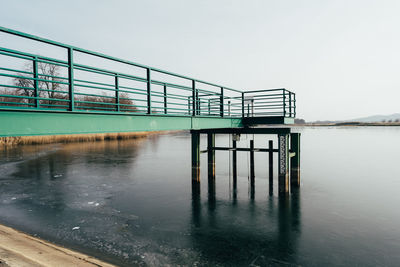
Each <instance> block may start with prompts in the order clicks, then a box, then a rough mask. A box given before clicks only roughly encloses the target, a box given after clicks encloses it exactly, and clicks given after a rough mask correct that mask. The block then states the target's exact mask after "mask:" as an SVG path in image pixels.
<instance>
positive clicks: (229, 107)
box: [228, 101, 231, 117]
mask: <svg viewBox="0 0 400 267" xmlns="http://www.w3.org/2000/svg"><path fill="white" fill-rule="evenodd" d="M228 116H229V117H230V116H231V101H228Z"/></svg>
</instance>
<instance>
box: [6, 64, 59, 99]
mask: <svg viewBox="0 0 400 267" xmlns="http://www.w3.org/2000/svg"><path fill="white" fill-rule="evenodd" d="M37 66H38V74H39V78H40V80H39V81H38V89H39V95H38V96H39V97H43V98H57V99H65V98H66V96H65V95H64V94H60V93H58V92H57V91H62V90H63V89H64V85H63V84H61V83H59V82H61V81H62V79H60V78H58V77H60V67H59V66H57V65H53V64H49V63H44V62H38V65H37ZM25 71H26V72H30V73H33V64H27V65H26V66H25ZM18 76H20V77H18V78H14V81H13V83H14V85H15V86H18V87H17V88H16V94H17V95H20V96H27V97H34V96H35V90H33V89H34V88H35V86H34V83H35V81H34V80H33V79H32V78H33V76H32V74H27V73H24V72H21V73H19V74H18ZM33 102H34V99H28V103H33ZM45 102H47V103H48V104H51V103H53V101H52V100H51V99H49V100H47V101H45Z"/></svg>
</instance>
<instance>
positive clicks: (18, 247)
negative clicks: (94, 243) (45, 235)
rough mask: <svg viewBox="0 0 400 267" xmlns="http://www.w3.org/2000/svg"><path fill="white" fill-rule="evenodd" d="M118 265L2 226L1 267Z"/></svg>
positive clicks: (0, 240)
mask: <svg viewBox="0 0 400 267" xmlns="http://www.w3.org/2000/svg"><path fill="white" fill-rule="evenodd" d="M14 266H15V267H17V266H18V267H24V266H40V267H41V266H84V267H86V266H88V267H89V266H104V267H115V266H116V265H113V264H110V263H107V262H104V261H101V260H99V259H97V258H94V257H92V256H89V255H86V254H83V253H81V252H77V251H74V250H71V249H67V248H65V247H62V246H59V245H55V244H53V243H50V242H48V241H45V240H43V239H40V238H37V237H33V236H30V235H28V234H25V233H23V232H21V231H18V230H15V229H13V228H11V227H8V226H5V225H2V224H0V267H14Z"/></svg>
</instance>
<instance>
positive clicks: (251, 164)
mask: <svg viewBox="0 0 400 267" xmlns="http://www.w3.org/2000/svg"><path fill="white" fill-rule="evenodd" d="M254 191H255V172H254V140H250V198H251V199H254Z"/></svg>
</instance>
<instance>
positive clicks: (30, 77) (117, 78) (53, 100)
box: [0, 27, 296, 117]
mask: <svg viewBox="0 0 400 267" xmlns="http://www.w3.org/2000/svg"><path fill="white" fill-rule="evenodd" d="M0 33H2V34H6V35H13V36H17V37H21V38H24V39H30V40H33V41H35V42H38V43H44V44H46V45H50V46H54V47H57V48H61V49H62V50H63V58H62V59H59V58H55V57H50V56H42V55H38V54H35V53H28V52H26V51H20V50H14V49H12V48H7V47H2V44H1V41H0V108H1V109H24V110H37V111H70V112H85V113H86V112H101V113H120V114H131V113H132V114H144V115H171V116H174V115H176V116H207V117H209V116H211V117H248V116H285V117H294V116H295V114H296V100H295V94H294V93H292V92H290V91H288V90H286V89H272V90H258V91H247V92H243V91H240V90H236V89H232V88H228V87H226V86H221V85H218V84H214V83H210V82H206V81H202V80H199V79H195V78H191V77H187V76H183V75H180V74H176V73H172V72H169V71H164V70H161V69H157V68H153V67H150V66H146V65H142V64H138V63H135V62H131V61H127V60H123V59H119V58H115V57H111V56H108V55H105V54H101V53H96V52H92V51H89V50H85V49H82V48H78V47H75V46H70V45H66V44H63V43H59V42H55V41H52V40H48V39H44V38H40V37H37V36H34V35H30V34H26V33H22V32H19V31H15V30H11V29H7V28H4V27H0ZM82 56H86V57H90V58H91V59H93V58H96V59H101V60H104V61H106V62H107V63H106V64H104V65H105V67H104V66H103V65H101V66H99V65H98V64H93V63H87V62H84V61H83V60H82V59H81V58H82ZM108 63H113V64H115V63H117V64H120V66H123V67H128V68H130V70H129V71H125V70H124V71H121V70H120V69H118V70H117V69H115V68H112V67H109V64H108ZM131 70H132V71H131Z"/></svg>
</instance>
